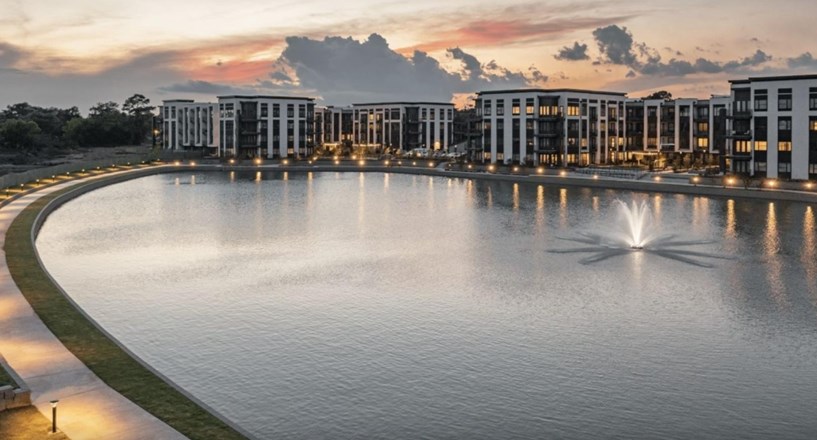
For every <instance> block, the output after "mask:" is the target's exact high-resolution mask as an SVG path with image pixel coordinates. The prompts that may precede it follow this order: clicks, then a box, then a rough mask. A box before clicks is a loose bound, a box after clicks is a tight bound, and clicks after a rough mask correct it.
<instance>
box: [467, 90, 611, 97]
mask: <svg viewBox="0 0 817 440" xmlns="http://www.w3.org/2000/svg"><path fill="white" fill-rule="evenodd" d="M511 93H586V94H593V95H610V96H619V97H626V96H627V94H626V93H623V92H608V91H600V90H582V89H508V90H486V91H483V92H477V95H478V96H481V95H499V94H511Z"/></svg>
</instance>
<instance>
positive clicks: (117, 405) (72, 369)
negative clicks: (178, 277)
mask: <svg viewBox="0 0 817 440" xmlns="http://www.w3.org/2000/svg"><path fill="white" fill-rule="evenodd" d="M99 177H104V176H99ZM99 177H91V178H86V179H83V180H80V181H69V182H64V183H61V184H57V185H55V186H52V187H49V188H45V189H42V190H40V191H36V192H34V193H32V194H29V195H26V196H23V197H21V198H19V199H17V200H15V201H13V202H11V203H10V204H8V205H6V206H4V207H2V208H0V353H3V356H5V358H6V361H7V362H8V363H9V365H11V367H12V368H13V369H14V370H15V371H16V372H17V374H19V375H20V377H22V379H23V380H24V381H25V382H26V384H27V385H28V387H29V388H31V398H32V401H33V402H34V404H35V405H36V406H37V409H39V410H40V412H41V413H43V415H45V416H46V418H48V419H49V420H51V405H50V403H49V401H51V400H54V399H59V401H60V403H59V406H58V409H57V410H58V414H57V422H58V425H59V429H60V430H61V431H62V432H64V433H65V434H66V435H68V437H70V438H71V439H72V440H84V439H123V440H130V439H145V440H147V439H185V438H186V437H185V436H183V435H182V434H180V433H179V432H177V431H176V430H174V429H173V428H171V427H170V426H168V425H167V424H165V423H164V422H162V421H161V420H159V419H157V418H155V417H154V416H152V415H150V414H148V413H147V412H146V411H145V410H143V409H142V408H140V407H138V406H136V404H134V403H133V402H131V401H130V400H128V399H126V398H125V397H123V396H122V395H120V394H119V393H117V392H116V391H114V390H113V389H111V388H110V387H109V386H108V385H106V384H105V383H103V382H102V381H101V380H100V379H99V378H98V377H96V375H94V374H93V373H92V372H91V371H90V370H89V369H88V368H87V367H86V366H85V365H84V364H83V363H82V362H80V361H79V359H77V358H76V357H75V356H74V355H73V354H71V352H69V351H68V350H67V349H66V348H65V347H64V346H63V345H62V343H60V341H59V340H58V339H57V338H56V337H55V336H54V335H53V334H52V333H51V331H50V330H48V328H47V327H46V326H45V324H43V322H42V321H40V318H39V317H38V316H37V315H36V314H35V313H34V310H32V308H31V306H30V305H29V304H28V302H27V301H26V300H25V298H24V297H23V295H22V294H21V293H20V290H19V289H18V288H17V285H15V284H14V281H13V280H12V279H11V274H9V270H8V266H7V265H6V255H5V252H4V251H3V250H2V247H3V245H4V244H5V241H6V231H7V230H8V227H9V226H10V225H11V223H12V221H13V220H14V219H15V218H16V217H17V215H18V214H19V213H20V212H21V211H22V210H23V209H24V208H25V207H26V206H28V205H29V204H30V203H32V202H33V201H35V200H37V199H38V198H40V197H42V196H44V195H46V194H50V193H52V192H54V191H58V190H60V189H63V188H65V187H67V186H71V185H76V184H77V183H80V182H83V181H87V180H89V179H94V178H99Z"/></svg>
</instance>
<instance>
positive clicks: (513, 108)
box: [511, 99, 519, 116]
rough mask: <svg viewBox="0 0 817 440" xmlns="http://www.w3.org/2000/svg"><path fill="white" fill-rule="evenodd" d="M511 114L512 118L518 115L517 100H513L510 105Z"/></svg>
mask: <svg viewBox="0 0 817 440" xmlns="http://www.w3.org/2000/svg"><path fill="white" fill-rule="evenodd" d="M511 114H513V115H514V116H517V115H519V100H518V99H514V100H513V103H512V104H511Z"/></svg>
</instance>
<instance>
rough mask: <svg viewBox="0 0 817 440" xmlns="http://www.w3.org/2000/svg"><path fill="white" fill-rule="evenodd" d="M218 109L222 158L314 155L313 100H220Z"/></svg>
mask: <svg viewBox="0 0 817 440" xmlns="http://www.w3.org/2000/svg"><path fill="white" fill-rule="evenodd" d="M218 109H219V122H220V134H221V137H220V139H219V151H220V153H221V155H222V156H225V157H238V158H252V157H266V158H270V159H272V158H285V157H305V156H308V155H310V154H312V152H313V149H314V146H315V143H314V122H315V121H314V115H315V103H314V99H313V98H303V97H284V96H238V95H234V96H219V97H218Z"/></svg>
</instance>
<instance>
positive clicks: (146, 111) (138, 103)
mask: <svg viewBox="0 0 817 440" xmlns="http://www.w3.org/2000/svg"><path fill="white" fill-rule="evenodd" d="M154 108H155V107H153V106H152V105H150V99H148V98H146V97H145V96H144V95H141V94H139V93H137V94H135V95H133V96H131V97H130V98H128V99H126V100H125V103H124V104H122V110H123V111H124V112H125V113H127V115H128V118H129V119H130V120H129V124H128V125H129V128H130V141H131V143H132V144H141V143H142V141H143V140H145V138H146V137H147V135H148V134H149V133H150V130H151V128H152V127H151V125H152V124H151V122H152V121H151V119H152V117H153V109H154Z"/></svg>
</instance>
